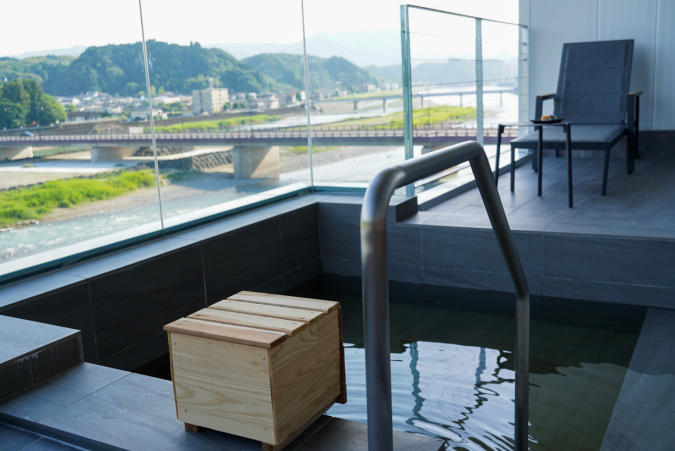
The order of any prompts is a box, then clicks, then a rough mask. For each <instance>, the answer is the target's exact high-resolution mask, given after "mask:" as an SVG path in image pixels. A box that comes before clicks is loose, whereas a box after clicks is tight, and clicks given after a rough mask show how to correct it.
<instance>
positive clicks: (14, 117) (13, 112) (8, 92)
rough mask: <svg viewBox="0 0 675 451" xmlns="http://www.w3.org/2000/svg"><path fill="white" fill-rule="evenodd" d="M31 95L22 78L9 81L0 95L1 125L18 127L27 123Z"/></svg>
mask: <svg viewBox="0 0 675 451" xmlns="http://www.w3.org/2000/svg"><path fill="white" fill-rule="evenodd" d="M28 108H29V97H28V94H27V93H26V90H25V89H24V88H23V83H22V82H21V80H12V81H8V82H7V83H5V84H4V85H3V86H2V97H0V126H2V127H6V128H16V127H19V126H20V125H23V124H25V123H26V115H27V114H28Z"/></svg>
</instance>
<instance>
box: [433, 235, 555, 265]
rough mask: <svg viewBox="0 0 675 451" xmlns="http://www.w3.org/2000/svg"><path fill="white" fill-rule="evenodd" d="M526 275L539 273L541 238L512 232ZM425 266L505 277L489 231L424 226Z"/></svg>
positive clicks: (497, 251) (498, 251) (495, 240)
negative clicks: (489, 273) (486, 272)
mask: <svg viewBox="0 0 675 451" xmlns="http://www.w3.org/2000/svg"><path fill="white" fill-rule="evenodd" d="M513 239H514V241H515V243H516V246H517V248H518V254H519V256H520V260H521V263H522V265H523V269H524V270H525V274H528V275H540V274H541V264H542V263H541V254H542V248H541V236H540V235H539V234H536V233H514V234H513ZM422 259H423V264H424V267H425V268H427V267H438V268H453V269H461V270H473V271H488V272H495V273H504V274H506V273H507V271H508V269H507V267H506V262H505V260H504V257H503V256H502V254H501V251H500V249H499V246H498V244H497V239H496V238H495V235H494V233H493V232H492V230H476V229H473V230H467V229H464V228H454V227H424V228H423V230H422Z"/></svg>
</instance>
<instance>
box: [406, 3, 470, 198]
mask: <svg viewBox="0 0 675 451" xmlns="http://www.w3.org/2000/svg"><path fill="white" fill-rule="evenodd" d="M409 26H410V60H411V65H412V95H413V137H414V138H413V144H414V147H413V152H414V155H415V156H420V155H423V154H426V153H428V152H432V151H434V150H436V149H439V148H443V147H447V146H449V145H452V144H456V143H458V142H463V141H467V140H476V139H477V138H476V127H477V124H476V107H477V102H476V20H475V19H473V18H467V17H460V16H455V15H451V14H442V13H438V12H432V11H425V10H419V9H415V8H411V9H410V25H409ZM455 172H456V171H455V170H454V169H453V170H450V171H445V172H442V173H440V174H437V175H435V176H433V177H430V178H428V179H425V180H420V181H418V182H416V183H415V186H416V192H417V193H419V192H421V191H423V190H424V189H428V188H430V187H433V186H436V185H437V184H438V183H441V182H443V181H446V180H448V179H449V178H452V177H454V176H455Z"/></svg>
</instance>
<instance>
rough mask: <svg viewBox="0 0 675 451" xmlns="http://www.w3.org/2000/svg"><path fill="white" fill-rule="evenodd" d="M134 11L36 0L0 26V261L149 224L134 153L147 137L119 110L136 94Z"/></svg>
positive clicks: (154, 213) (152, 214)
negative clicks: (24, 18)
mask: <svg viewBox="0 0 675 451" xmlns="http://www.w3.org/2000/svg"><path fill="white" fill-rule="evenodd" d="M3 8H4V14H5V15H6V17H23V16H25V13H26V11H25V5H24V4H20V3H8V4H6V5H3ZM138 13H139V11H138V2H137V1H135V0H120V1H118V2H116V3H115V7H114V8H105V10H104V11H103V10H102V9H101V4H100V3H98V2H90V1H86V0H72V1H69V2H68V6H67V7H64V5H63V4H61V3H58V4H57V3H54V2H41V5H40V7H34V8H31V9H30V17H31V19H30V26H28V27H27V26H26V22H25V21H11V20H10V21H6V23H5V24H4V25H3V28H2V31H0V36H1V37H2V38H1V39H0V42H1V43H2V44H0V56H3V58H2V59H0V80H1V81H0V84H1V87H0V90H1V94H0V122H1V124H0V128H1V129H2V131H1V133H0V160H1V161H0V229H1V230H0V262H8V261H11V262H12V263H11V265H12V266H11V267H8V268H10V269H11V268H17V269H18V268H21V267H22V266H30V264H31V263H30V262H32V264H37V263H44V262H45V261H46V260H50V259H55V258H60V257H62V256H64V255H69V254H74V253H81V252H84V251H87V250H91V249H95V248H98V247H102V246H105V245H108V244H111V243H115V242H119V241H124V240H128V239H132V238H134V237H138V236H139V235H145V234H148V233H153V232H155V233H156V232H158V231H159V230H160V221H159V208H158V199H157V187H156V178H155V172H154V166H153V164H152V160H151V159H150V160H148V159H145V158H143V157H141V156H139V149H141V148H143V147H145V146H148V145H149V142H150V141H149V138H150V136H149V135H143V134H137V133H135V132H136V131H138V130H137V128H136V127H135V125H136V124H133V123H129V122H127V121H126V118H127V117H128V115H129V113H130V111H134V110H135V109H137V108H139V107H140V106H141V105H142V104H143V102H144V101H145V99H144V98H143V96H142V94H141V91H145V81H144V80H145V75H144V72H143V65H142V62H143V55H142V50H141V43H140V40H141V28H140V21H139V14H138ZM103 18H104V19H105V20H103ZM129 137H131V138H133V139H131V140H129V139H128V138H129ZM122 138H124V140H122ZM54 249H59V250H60V251H59V252H58V253H57V254H51V255H49V256H41V257H37V256H36V257H34V258H33V259H32V260H30V261H26V260H24V261H23V263H19V262H18V261H17V260H18V259H21V258H22V257H28V256H31V255H34V254H37V253H40V252H45V251H50V250H54ZM27 262H28V263H27ZM3 272H5V271H3Z"/></svg>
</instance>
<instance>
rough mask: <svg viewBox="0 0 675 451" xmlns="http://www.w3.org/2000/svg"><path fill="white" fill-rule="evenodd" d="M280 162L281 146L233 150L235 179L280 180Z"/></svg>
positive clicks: (237, 148) (236, 148)
mask: <svg viewBox="0 0 675 451" xmlns="http://www.w3.org/2000/svg"><path fill="white" fill-rule="evenodd" d="M280 162H281V159H280V157H279V146H270V147H248V146H246V147H235V148H233V149H232V164H233V166H234V178H235V179H257V178H264V177H269V178H278V177H279V168H280Z"/></svg>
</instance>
